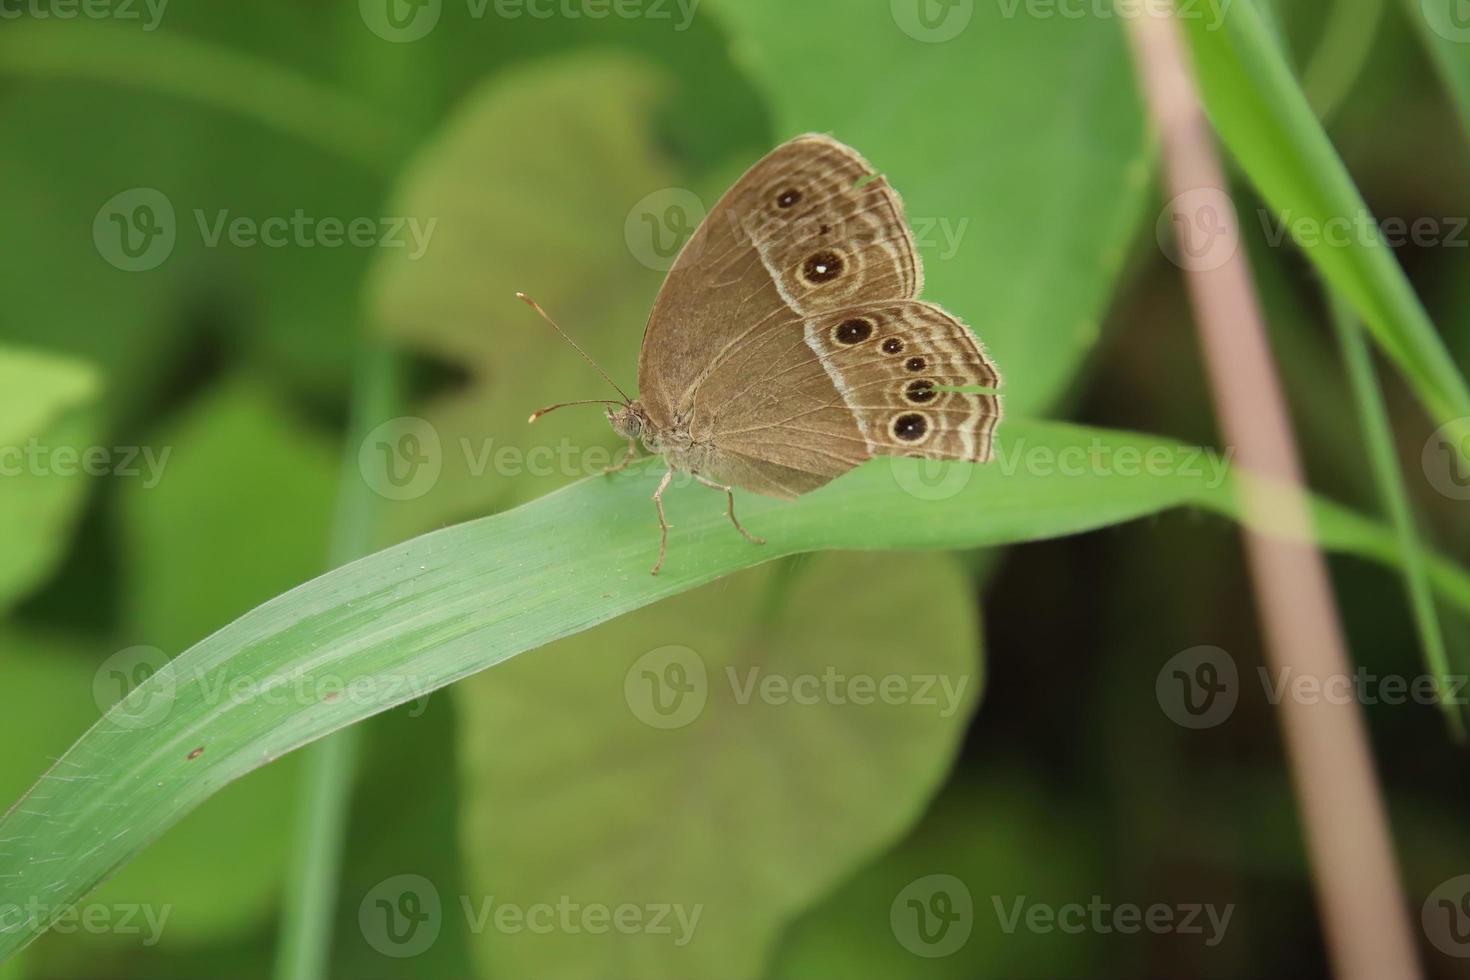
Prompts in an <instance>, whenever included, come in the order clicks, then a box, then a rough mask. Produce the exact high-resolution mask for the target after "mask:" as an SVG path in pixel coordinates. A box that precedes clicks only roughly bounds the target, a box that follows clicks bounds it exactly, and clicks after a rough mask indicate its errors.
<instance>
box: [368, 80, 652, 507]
mask: <svg viewBox="0 0 1470 980" xmlns="http://www.w3.org/2000/svg"><path fill="white" fill-rule="evenodd" d="M665 88H666V86H664V85H663V84H662V83H660V82H658V81H656V79H655V76H654V75H653V73H652V71H651V69H649V68H646V67H644V66H642V65H640V64H639V63H638V62H635V61H633V60H631V59H628V58H625V57H621V56H604V57H582V58H578V59H565V60H558V61H552V62H548V63H546V64H542V65H537V66H535V67H531V68H524V69H518V70H515V71H509V72H505V73H503V74H501V75H499V76H497V77H496V79H495V80H494V81H492V82H490V83H487V84H486V85H484V86H483V87H481V88H480V89H478V90H476V91H475V92H473V93H471V94H470V95H469V96H467V97H466V99H465V102H464V104H463V106H461V108H460V109H459V111H458V112H457V113H456V114H455V116H454V117H453V118H452V119H450V120H449V122H447V123H446V124H445V127H444V130H443V132H442V134H441V135H440V136H438V137H437V138H436V139H435V141H434V142H432V143H431V144H430V145H429V146H428V147H427V148H426V149H425V150H424V152H423V154H422V155H421V156H420V157H419V158H418V159H417V160H416V161H415V162H414V164H413V165H412V166H411V167H410V168H409V169H408V171H407V173H406V174H405V176H404V178H403V180H402V182H401V185H400V188H399V190H398V192H397V193H396V195H395V199H394V204H393V208H394V210H396V211H399V212H401V213H406V214H419V215H433V216H435V217H436V218H437V222H438V223H437V225H436V226H435V228H434V233H433V240H432V244H431V246H430V248H429V249H428V250H427V251H425V252H424V254H423V255H422V256H421V257H414V256H413V255H412V254H410V253H407V252H402V251H400V252H395V253H385V254H384V255H383V256H382V257H381V259H380V261H379V262H378V263H377V265H376V266H375V268H374V272H373V276H372V278H371V280H370V282H369V284H368V295H369V300H368V305H369V308H370V309H371V310H373V311H374V317H375V319H376V321H377V322H378V323H379V324H380V325H381V327H382V329H384V330H386V331H387V332H388V333H389V334H390V335H391V336H393V337H394V338H396V339H398V340H400V341H401V342H406V343H408V344H410V345H412V346H413V347H414V348H416V349H418V350H420V351H424V352H426V353H430V354H432V355H434V356H436V357H438V358H440V359H442V360H445V361H449V362H452V363H454V364H457V365H461V366H462V367H463V368H464V369H465V370H467V371H468V372H470V374H471V379H470V381H469V383H468V384H467V385H466V386H464V387H463V388H461V389H456V390H454V391H452V392H450V393H449V394H446V395H444V396H442V397H440V398H438V399H436V400H435V401H433V402H431V403H430V404H428V405H426V406H424V407H423V408H422V409H420V410H419V414H421V415H422V416H423V417H424V418H425V419H426V420H427V421H428V422H429V423H430V424H431V425H432V426H433V428H434V430H435V432H436V433H437V436H438V441H439V444H440V450H441V455H442V462H443V470H442V475H441V476H440V477H439V479H438V481H437V484H436V485H435V487H434V488H433V490H432V492H430V493H428V494H427V495H425V496H423V497H422V498H420V499H418V500H415V501H412V502H411V503H404V504H397V505H390V507H391V509H392V511H393V516H394V520H395V522H397V526H399V527H405V526H406V527H412V528H414V529H422V528H424V527H426V526H435V525H438V524H442V523H444V522H445V521H446V520H453V519H458V518H462V517H464V516H467V515H470V514H477V513H484V512H485V511H486V510H496V509H502V508H504V507H506V506H510V505H511V504H514V503H519V502H522V501H524V500H528V499H531V498H533V497H536V496H538V495H540V494H542V493H545V492H547V491H549V490H551V489H554V488H555V487H558V486H561V485H564V484H565V483H567V482H568V480H569V479H572V478H575V477H577V476H586V475H591V474H593V473H597V472H600V471H601V470H602V469H603V468H605V467H606V466H608V465H609V464H610V463H611V462H612V461H613V460H614V459H615V458H616V454H617V452H618V451H620V449H621V447H622V445H623V442H622V440H620V439H619V438H618V437H617V436H616V435H615V434H614V433H613V432H612V430H611V429H610V428H609V427H608V424H607V422H606V420H605V419H604V418H603V416H602V413H601V412H600V411H599V410H598V409H596V408H595V407H593V408H577V409H569V410H568V411H566V412H561V413H557V414H553V415H550V416H548V417H547V418H546V419H545V420H544V421H542V422H538V423H537V425H536V426H535V427H534V428H532V427H530V426H528V425H527V424H526V417H527V416H528V415H529V414H530V413H531V412H532V411H533V410H534V409H536V408H538V407H540V406H542V405H545V404H547V403H548V402H553V401H564V400H571V399H576V398H600V397H612V396H613V395H615V393H614V392H612V391H611V390H610V389H608V387H607V384H606V382H604V381H603V380H602V379H601V378H599V377H598V376H597V374H596V372H595V371H593V370H592V369H591V368H590V367H589V366H588V365H587V364H586V363H585V362H584V361H583V360H582V359H581V358H580V357H578V356H577V353H576V352H575V351H573V350H572V349H571V348H570V347H568V346H567V344H566V343H565V342H564V341H562V340H561V339H560V338H558V337H557V336H556V334H555V333H553V332H552V331H551V329H550V328H549V327H547V326H546V324H544V323H543V322H541V320H540V319H539V318H537V316H536V315H535V314H534V313H533V312H532V311H531V310H529V309H528V308H526V307H525V306H523V305H522V304H521V303H519V302H517V301H516V300H515V297H514V294H515V293H516V292H517V291H525V292H527V293H529V294H530V295H531V296H534V297H535V298H536V299H538V300H539V301H540V302H541V303H542V305H543V306H545V307H546V308H547V309H548V310H549V311H550V312H551V313H552V315H553V316H555V317H556V318H557V319H558V321H559V322H561V323H562V324H563V326H564V327H565V328H566V329H567V330H569V331H570V332H571V334H572V335H573V336H574V337H576V338H577V341H578V343H579V344H581V345H582V346H583V347H585V348H586V349H587V350H588V352H589V353H590V354H591V355H592V356H593V357H594V358H595V359H597V361H598V362H599V363H601V364H603V365H604V366H605V367H606V369H607V370H608V371H609V372H610V373H611V374H612V375H613V376H614V377H617V378H621V379H622V380H623V383H624V384H623V386H624V387H625V388H627V389H629V390H631V389H632V388H633V387H634V380H635V378H634V364H635V362H636V358H637V352H638V338H639V336H640V334H641V332H642V329H643V323H644V321H646V320H647V318H648V310H649V308H650V306H651V305H652V303H653V297H654V292H655V289H656V287H657V283H658V277H657V276H656V275H655V274H654V273H653V272H652V271H651V270H648V269H644V268H641V267H640V266H638V265H637V263H636V261H635V259H634V257H633V255H632V254H630V251H629V247H628V245H627V244H626V243H625V241H624V225H625V223H626V220H627V218H628V213H629V209H630V208H631V207H632V206H633V205H634V204H635V203H636V202H637V201H638V200H639V199H640V198H642V197H644V196H645V195H647V194H649V193H650V192H655V191H658V190H659V189H660V188H664V187H667V186H669V185H670V184H673V183H675V182H676V177H675V176H674V171H673V170H671V168H670V167H669V165H668V164H666V163H662V162H660V161H659V160H658V159H657V158H656V157H655V156H654V155H653V153H652V151H651V150H650V149H649V147H650V145H651V142H652V141H651V139H650V137H649V127H650V121H649V120H650V115H651V113H652V110H653V107H654V105H655V104H656V100H657V99H658V98H659V97H660V93H662V92H663V91H664V90H665ZM548 120H555V123H556V125H555V126H554V127H548V126H546V123H547V121H548ZM531 132H536V133H537V135H536V138H534V139H515V140H509V141H508V140H507V138H506V136H507V134H514V133H531Z"/></svg>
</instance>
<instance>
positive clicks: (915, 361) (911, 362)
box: [903, 357, 929, 371]
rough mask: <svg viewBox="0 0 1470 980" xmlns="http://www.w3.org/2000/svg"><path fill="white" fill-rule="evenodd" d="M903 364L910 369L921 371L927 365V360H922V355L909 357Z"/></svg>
mask: <svg viewBox="0 0 1470 980" xmlns="http://www.w3.org/2000/svg"><path fill="white" fill-rule="evenodd" d="M903 366H904V367H906V368H908V369H909V370H910V371H922V370H924V368H926V367H928V366H929V362H928V361H926V360H924V359H923V358H922V357H911V358H909V359H908V360H907V361H904V362H903Z"/></svg>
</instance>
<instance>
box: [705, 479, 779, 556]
mask: <svg viewBox="0 0 1470 980" xmlns="http://www.w3.org/2000/svg"><path fill="white" fill-rule="evenodd" d="M694 478H695V479H696V480H698V481H699V482H700V483H703V484H704V485H705V486H707V487H709V488H710V489H711V490H723V491H725V500H726V502H727V503H728V505H729V506H728V507H726V509H725V513H727V514H729V515H730V523H731V524H734V525H735V530H737V531H739V532H740V533H741V534H743V535H745V540H747V541H749V542H750V543H751V544H765V543H766V539H765V538H758V537H756V536H755V535H754V534H751V533H750V532H749V531H747V530H746V529H745V528H743V527H741V526H740V521H739V520H738V519H737V518H736V517H735V491H734V488H732V487H727V486H725V485H724V484H723V483H716V482H715V481H713V480H706V479H705V478H704V477H702V476H700V475H699V474H698V473H695V474H694Z"/></svg>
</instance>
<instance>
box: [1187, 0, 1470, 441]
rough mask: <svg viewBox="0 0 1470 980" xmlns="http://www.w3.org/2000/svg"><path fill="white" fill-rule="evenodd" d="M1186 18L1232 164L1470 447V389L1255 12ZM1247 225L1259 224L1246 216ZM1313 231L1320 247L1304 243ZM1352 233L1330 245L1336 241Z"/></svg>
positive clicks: (1216, 6) (1223, 0) (1227, 9)
mask: <svg viewBox="0 0 1470 980" xmlns="http://www.w3.org/2000/svg"><path fill="white" fill-rule="evenodd" d="M1196 14H1197V16H1188V17H1186V16H1183V15H1181V16H1180V18H1179V20H1180V22H1181V23H1182V24H1183V25H1184V27H1185V29H1186V32H1187V35H1188V37H1189V40H1190V44H1191V48H1192V50H1193V55H1194V64H1195V70H1196V72H1197V73H1198V75H1199V81H1200V87H1201V92H1202V95H1203V98H1204V101H1205V108H1206V109H1207V111H1208V112H1209V115H1210V119H1211V121H1212V122H1213V123H1214V125H1215V128H1216V130H1217V131H1218V132H1219V134H1220V136H1221V138H1222V139H1223V140H1224V141H1225V143H1226V145H1227V146H1228V147H1229V149H1230V152H1231V154H1232V155H1233V156H1234V158H1235V159H1236V161H1237V162H1238V163H1239V164H1240V166H1241V167H1242V168H1243V169H1244V170H1245V172H1246V174H1247V175H1248V176H1249V177H1250V179H1251V181H1252V182H1253V183H1254V184H1255V186H1256V187H1257V189H1258V190H1259V191H1260V193H1261V196H1262V197H1263V198H1264V199H1265V200H1266V202H1267V203H1268V204H1269V205H1270V207H1271V209H1272V210H1273V211H1274V212H1275V215H1274V217H1275V218H1276V219H1277V220H1279V221H1281V222H1283V224H1284V226H1285V228H1286V230H1287V231H1288V232H1289V233H1291V234H1292V235H1293V237H1294V238H1296V240H1297V243H1298V244H1299V245H1300V246H1301V247H1302V250H1303V252H1304V253H1305V254H1306V256H1307V258H1308V259H1310V260H1311V261H1312V263H1313V264H1315V265H1316V266H1317V268H1318V269H1319V270H1320V271H1321V273H1322V275H1323V277H1324V278H1325V279H1326V280H1327V281H1328V282H1329V283H1330V284H1331V285H1332V286H1333V288H1335V289H1337V290H1339V291H1340V292H1341V293H1342V295H1343V296H1344V297H1345V298H1346V299H1347V300H1349V301H1350V302H1351V303H1352V306H1353V308H1354V309H1355V310H1357V312H1358V314H1359V315H1360V316H1361V317H1362V318H1363V321H1364V323H1365V324H1366V325H1367V326H1368V328H1369V330H1370V331H1372V333H1373V337H1374V339H1375V340H1376V341H1377V342H1378V343H1379V345H1380V346H1382V348H1383V349H1384V351H1385V352H1387V354H1388V355H1389V357H1391V358H1392V359H1393V361H1394V362H1395V363H1396V364H1397V365H1398V367H1399V369H1400V370H1401V371H1402V372H1403V374H1404V377H1405V379H1406V381H1407V382H1408V384H1409V387H1410V388H1411V389H1412V390H1413V391H1414V392H1415V394H1416V395H1417V396H1418V398H1419V400H1420V401H1421V402H1422V403H1423V405H1424V406H1425V408H1426V410H1427V411H1428V412H1429V413H1430V415H1431V416H1433V417H1434V418H1435V419H1436V420H1437V421H1438V422H1440V423H1444V424H1448V425H1450V426H1451V429H1450V432H1451V435H1452V436H1453V437H1454V438H1453V439H1452V441H1454V442H1455V443H1456V444H1457V445H1461V446H1464V445H1467V444H1470V386H1467V385H1466V383H1465V379H1464V377H1463V376H1461V374H1460V372H1459V371H1458V369H1457V368H1456V366H1455V363H1454V360H1453V359H1452V358H1451V357H1450V354H1449V352H1448V351H1447V350H1446V349H1445V346H1444V343H1443V342H1442V341H1441V339H1440V337H1439V335H1438V334H1437V333H1436V332H1435V329H1434V325H1433V324H1432V323H1431V322H1430V321H1429V317H1428V315H1427V314H1426V313H1425V312H1424V307H1423V305H1422V304H1421V303H1420V302H1419V298H1418V297H1417V296H1416V295H1415V294H1414V291H1413V289H1412V288H1411V287H1410V285H1409V281H1408V279H1407V278H1406V277H1405V276H1404V273H1403V270H1402V269H1400V268H1399V265H1398V263H1397V261H1396V260H1395V259H1394V256H1393V253H1392V251H1391V250H1390V249H1389V247H1388V245H1387V243H1386V242H1385V241H1384V239H1383V235H1382V232H1381V231H1380V229H1379V227H1378V225H1377V223H1376V221H1374V220H1373V219H1372V214H1371V212H1370V211H1369V210H1368V206H1367V205H1366V204H1365V203H1364V201H1363V197H1362V195H1361V194H1360V193H1359V192H1358V189H1357V187H1356V186H1355V185H1354V184H1353V181H1352V178H1351V177H1350V176H1349V174H1348V172H1347V168H1346V167H1344V166H1343V163H1342V160H1341V159H1340V158H1339V157H1338V155H1337V152H1336V151H1335V150H1334V149H1333V147H1332V144H1331V142H1329V140H1328V139H1327V135H1326V133H1324V132H1323V130H1322V127H1321V125H1320V124H1319V123H1318V121H1317V119H1316V116H1315V115H1314V114H1313V112H1312V108H1311V106H1310V105H1309V104H1308V102H1307V99H1306V96H1305V95H1303V94H1302V90H1301V88H1300V87H1298V85H1297V83H1296V80H1295V79H1294V78H1293V77H1292V74H1291V70H1290V68H1289V67H1288V66H1287V64H1286V62H1285V60H1284V59H1283V58H1282V55H1281V52H1280V49H1279V48H1278V47H1277V46H1276V44H1275V43H1274V42H1273V41H1272V40H1271V38H1270V35H1269V34H1268V33H1267V31H1266V29H1265V27H1264V25H1263V24H1262V23H1261V19H1260V16H1259V14H1258V13H1257V12H1256V10H1255V9H1254V7H1253V5H1251V4H1249V3H1234V4H1232V3H1229V2H1227V0H1207V2H1206V4H1205V5H1204V6H1203V8H1201V9H1200V10H1197V11H1196ZM1243 220H1250V219H1249V217H1248V216H1247V217H1244V218H1243ZM1305 229H1312V230H1313V234H1312V236H1311V238H1309V239H1308V238H1306V236H1304V235H1303V234H1302V232H1303V230H1305ZM1333 229H1339V230H1342V231H1343V234H1342V235H1339V236H1337V237H1335V238H1332V239H1331V240H1329V238H1328V235H1327V232H1329V231H1331V230H1333Z"/></svg>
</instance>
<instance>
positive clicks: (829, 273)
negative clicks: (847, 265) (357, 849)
mask: <svg viewBox="0 0 1470 980" xmlns="http://www.w3.org/2000/svg"><path fill="white" fill-rule="evenodd" d="M801 274H802V276H804V277H805V278H806V281H807V282H810V283H814V284H815V283H823V282H831V281H832V280H833V279H836V278H837V277H838V276H839V275H841V274H842V256H840V255H838V254H837V253H836V252H832V251H828V250H823V251H820V252H817V253H815V254H813V255H810V256H808V257H807V260H806V261H805V262H803V263H802V264H801Z"/></svg>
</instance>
